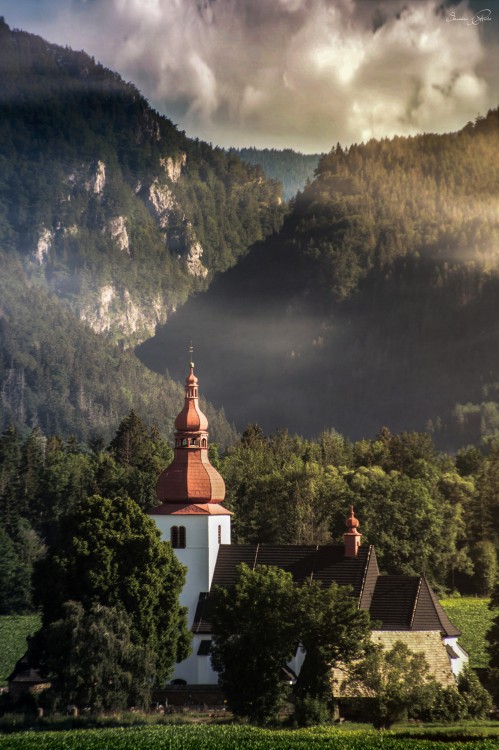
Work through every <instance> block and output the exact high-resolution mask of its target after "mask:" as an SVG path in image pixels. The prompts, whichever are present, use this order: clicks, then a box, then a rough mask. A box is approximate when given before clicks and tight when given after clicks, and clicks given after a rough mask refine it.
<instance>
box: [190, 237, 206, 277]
mask: <svg viewBox="0 0 499 750" xmlns="http://www.w3.org/2000/svg"><path fill="white" fill-rule="evenodd" d="M202 255H203V248H202V246H201V243H200V242H198V241H197V240H194V241H193V242H192V243H191V244H190V246H189V250H188V252H187V256H186V260H185V262H186V266H187V271H188V273H190V274H191V276H200V277H201V278H202V279H205V278H206V277H207V276H208V269H207V268H206V266H203V263H202V262H201V257H202Z"/></svg>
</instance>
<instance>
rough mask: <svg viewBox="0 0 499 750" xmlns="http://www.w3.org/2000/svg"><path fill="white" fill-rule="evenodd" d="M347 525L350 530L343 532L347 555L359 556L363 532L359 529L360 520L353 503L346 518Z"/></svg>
mask: <svg viewBox="0 0 499 750" xmlns="http://www.w3.org/2000/svg"><path fill="white" fill-rule="evenodd" d="M346 526H347V529H348V531H347V532H346V534H343V539H344V540H345V557H357V552H358V551H359V547H360V539H361V537H362V534H361V533H360V531H357V528H358V526H359V521H358V519H357V518H355V514H354V512H353V505H351V506H350V515H349V516H348V518H347V519H346Z"/></svg>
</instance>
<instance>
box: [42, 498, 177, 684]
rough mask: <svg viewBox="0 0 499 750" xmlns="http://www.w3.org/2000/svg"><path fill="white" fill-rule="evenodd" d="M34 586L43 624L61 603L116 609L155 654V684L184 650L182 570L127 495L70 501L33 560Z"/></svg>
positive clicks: (61, 607)
mask: <svg viewBox="0 0 499 750" xmlns="http://www.w3.org/2000/svg"><path fill="white" fill-rule="evenodd" d="M34 583H35V599H36V602H37V603H38V604H39V605H40V606H41V608H42V617H43V626H44V628H47V627H49V626H50V625H51V624H52V623H53V622H55V621H57V620H60V619H61V618H62V617H63V614H64V606H65V603H66V602H68V601H77V602H80V603H81V605H82V607H83V608H84V610H85V611H86V612H88V611H90V609H91V608H92V607H93V606H95V605H104V606H106V607H121V608H122V609H123V610H124V611H125V612H126V614H127V616H128V617H129V619H130V637H131V639H132V641H133V643H135V644H136V645H140V646H143V647H147V648H148V649H150V651H151V652H152V653H154V655H155V668H156V675H157V679H158V680H160V681H162V680H164V679H166V678H167V677H168V675H169V673H170V672H171V669H172V667H173V665H174V663H175V661H179V660H181V659H183V658H185V656H186V655H187V653H188V651H189V639H190V636H189V634H188V633H187V629H186V613H185V611H184V610H183V609H182V608H181V607H180V606H179V603H178V597H179V594H180V591H181V589H182V586H183V583H184V569H183V567H182V566H181V565H180V563H179V562H178V560H177V558H176V556H175V554H174V553H173V551H172V549H171V547H170V545H169V544H167V543H166V542H162V541H160V533H159V531H158V530H157V528H156V525H155V524H154V522H153V521H152V520H151V519H149V518H148V517H147V516H146V515H145V514H144V513H143V512H142V511H141V510H140V508H139V507H138V505H137V504H136V503H135V502H133V500H130V499H125V498H119V497H116V498H113V499H108V498H101V497H99V496H91V497H89V498H84V499H83V500H81V501H80V502H79V503H77V504H76V506H75V508H74V509H73V510H72V512H71V513H69V514H68V515H66V516H64V517H63V518H62V519H61V523H60V533H59V537H58V541H57V542H56V543H55V544H54V545H53V546H52V547H50V549H49V551H48V554H47V556H46V557H45V558H44V559H42V560H40V561H39V562H38V563H37V564H36V566H35V572H34Z"/></svg>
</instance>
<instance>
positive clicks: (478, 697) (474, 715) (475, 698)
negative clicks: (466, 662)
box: [457, 666, 492, 719]
mask: <svg viewBox="0 0 499 750" xmlns="http://www.w3.org/2000/svg"><path fill="white" fill-rule="evenodd" d="M457 689H458V690H459V693H460V695H461V697H462V698H463V700H464V702H465V705H466V715H467V718H469V719H482V718H483V717H485V716H486V715H487V714H488V712H489V711H490V709H491V708H492V698H491V696H490V694H489V692H488V691H487V690H486V689H485V688H484V687H483V685H482V684H481V682H480V680H479V679H478V677H477V674H476V672H475V671H474V670H473V669H471V667H469V666H466V667H465V668H464V669H463V671H462V672H461V674H460V675H459V678H458V681H457Z"/></svg>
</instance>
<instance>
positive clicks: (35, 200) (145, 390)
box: [0, 19, 283, 442]
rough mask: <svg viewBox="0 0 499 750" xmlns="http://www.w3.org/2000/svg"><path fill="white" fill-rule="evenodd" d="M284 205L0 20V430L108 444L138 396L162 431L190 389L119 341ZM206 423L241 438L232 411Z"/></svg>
mask: <svg viewBox="0 0 499 750" xmlns="http://www.w3.org/2000/svg"><path fill="white" fill-rule="evenodd" d="M282 212H283V208H282V206H281V197H280V186H278V185H277V183H273V182H269V181H266V180H265V179H264V176H263V172H262V170H261V169H260V168H258V167H252V166H249V165H246V164H243V163H242V162H241V161H240V160H239V159H238V158H237V157H236V156H234V155H232V156H226V155H225V154H224V153H223V152H222V151H221V150H220V149H213V148H211V147H210V146H208V145H207V144H205V143H202V142H200V141H197V140H196V141H193V140H190V139H188V138H187V137H186V136H185V134H184V133H182V132H180V131H178V129H177V128H176V127H175V126H174V125H173V124H172V123H171V122H170V121H169V120H168V119H166V118H165V117H161V116H159V115H158V114H157V113H156V112H154V111H153V110H152V109H151V108H150V107H149V105H148V104H147V102H146V101H145V100H144V99H143V97H142V96H141V95H140V93H139V92H138V91H137V89H136V88H135V87H134V86H133V85H132V84H129V83H125V82H124V81H123V80H122V79H121V78H120V77H119V75H118V74H116V73H114V72H112V71H110V70H107V69H106V68H104V67H103V66H102V65H99V64H98V63H96V62H95V61H94V60H93V59H91V58H90V57H89V56H88V55H86V54H85V53H84V52H74V51H72V50H70V49H68V48H65V49H64V48H62V47H58V46H56V45H52V44H49V43H47V42H46V41H44V40H43V39H41V38H40V37H37V36H34V35H31V34H28V33H25V32H21V31H11V30H10V29H9V27H8V26H7V24H6V23H5V22H4V21H3V19H1V20H0V265H1V267H2V274H1V279H0V284H1V287H2V289H1V300H0V307H1V326H0V390H1V394H2V398H1V406H2V409H1V415H0V426H1V427H5V426H7V424H8V423H9V421H10V420H14V422H15V424H16V425H17V426H18V427H19V428H20V429H26V428H30V427H32V426H33V425H39V426H40V427H41V428H42V429H43V430H44V431H46V432H47V433H48V434H50V433H51V432H53V431H57V432H59V433H61V434H62V435H64V436H68V435H70V434H75V435H77V436H78V437H80V438H88V436H89V435H90V434H92V433H93V432H99V433H101V434H103V435H104V437H106V438H108V437H109V436H110V435H111V434H112V433H113V431H114V430H115V429H116V426H117V424H118V423H119V420H120V419H122V418H123V417H124V416H125V414H126V413H127V411H128V410H129V409H130V408H131V407H132V406H134V407H135V408H136V409H137V410H138V411H139V412H140V414H141V415H142V416H143V417H145V418H146V419H148V421H149V422H153V421H154V422H157V423H158V424H160V426H161V429H165V430H167V429H168V428H169V427H170V426H171V420H172V417H173V416H174V415H175V413H176V409H177V406H176V405H175V406H173V404H174V403H175V404H176V401H175V399H176V398H178V397H180V391H179V389H178V388H177V386H176V385H175V384H174V383H173V382H172V381H171V380H169V379H168V378H166V379H165V378H164V377H157V376H155V375H154V376H153V375H152V374H151V373H149V372H148V371H147V368H145V367H143V366H142V365H141V364H140V363H139V362H138V361H137V360H136V358H135V357H134V355H133V354H132V353H131V352H130V353H128V354H126V353H123V351H124V350H127V349H130V350H131V349H133V346H134V345H135V344H137V343H138V342H141V341H143V340H144V339H146V338H148V337H149V336H151V335H152V334H153V333H154V330H155V327H156V325H157V324H158V323H159V322H164V321H165V320H166V319H167V317H168V316H169V315H170V313H171V311H172V310H175V309H176V307H177V306H179V305H180V304H182V303H183V302H184V301H185V299H186V298H187V297H188V295H189V294H191V293H193V292H194V291H196V290H200V289H204V288H206V287H207V286H208V285H209V283H210V281H211V279H212V277H213V274H214V273H215V272H216V271H221V270H224V269H226V268H228V267H229V266H230V265H232V264H233V263H234V262H235V261H236V260H237V258H238V257H240V256H241V255H244V254H245V253H246V252H247V250H248V248H249V246H250V245H251V244H252V243H253V242H254V241H255V240H259V239H262V238H263V237H265V236H266V235H267V234H269V233H271V232H272V231H274V230H275V229H276V228H277V227H279V226H280V224H281V222H282ZM190 338H192V334H191V335H189V336H188V337H187V339H186V340H185V341H184V342H183V343H182V351H183V352H186V350H187V346H188V342H189V340H190ZM186 358H187V355H186ZM167 367H168V365H165V367H164V368H163V370H162V373H161V375H162V376H163V375H164V372H165V369H166V368H167ZM182 377H183V375H182ZM210 422H211V428H212V430H213V433H214V437H215V439H217V440H219V441H221V442H224V441H225V442H226V441H227V440H229V439H230V437H231V436H232V435H233V432H232V429H231V428H230V427H229V425H228V424H227V421H226V420H225V417H224V416H223V415H222V414H220V415H219V416H215V414H214V413H213V412H212V415H211V417H210ZM219 428H220V429H219Z"/></svg>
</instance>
